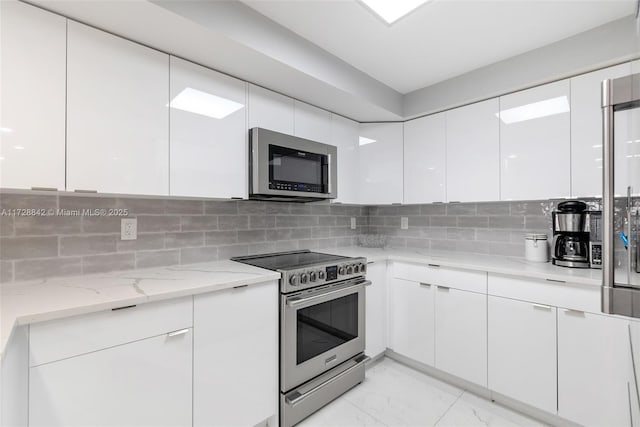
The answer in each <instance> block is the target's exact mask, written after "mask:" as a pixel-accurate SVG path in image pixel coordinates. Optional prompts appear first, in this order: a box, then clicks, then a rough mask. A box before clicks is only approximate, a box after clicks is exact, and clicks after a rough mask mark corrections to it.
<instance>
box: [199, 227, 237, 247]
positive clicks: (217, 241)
mask: <svg viewBox="0 0 640 427" xmlns="http://www.w3.org/2000/svg"><path fill="white" fill-rule="evenodd" d="M204 238H205V245H207V246H218V245H228V244H230V243H237V242H238V232H237V231H236V230H226V231H208V232H206V233H205V235H204Z"/></svg>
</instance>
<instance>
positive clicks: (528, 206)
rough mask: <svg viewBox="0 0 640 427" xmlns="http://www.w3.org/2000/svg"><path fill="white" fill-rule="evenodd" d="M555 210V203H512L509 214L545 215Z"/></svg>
mask: <svg viewBox="0 0 640 427" xmlns="http://www.w3.org/2000/svg"><path fill="white" fill-rule="evenodd" d="M552 210H553V203H552V202H549V201H547V200H545V201H526V202H511V203H510V204H509V213H510V214H511V215H544V214H545V213H548V212H550V211H552Z"/></svg>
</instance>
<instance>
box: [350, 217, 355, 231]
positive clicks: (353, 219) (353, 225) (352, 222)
mask: <svg viewBox="0 0 640 427" xmlns="http://www.w3.org/2000/svg"><path fill="white" fill-rule="evenodd" d="M351 229H352V230H355V229H356V219H355V218H354V217H351Z"/></svg>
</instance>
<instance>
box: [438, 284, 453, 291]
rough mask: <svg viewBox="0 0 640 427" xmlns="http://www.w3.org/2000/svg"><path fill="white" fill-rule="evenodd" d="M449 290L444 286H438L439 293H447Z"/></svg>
mask: <svg viewBox="0 0 640 427" xmlns="http://www.w3.org/2000/svg"><path fill="white" fill-rule="evenodd" d="M449 289H450V288H448V287H446V286H440V285H438V290H439V291H442V292H449Z"/></svg>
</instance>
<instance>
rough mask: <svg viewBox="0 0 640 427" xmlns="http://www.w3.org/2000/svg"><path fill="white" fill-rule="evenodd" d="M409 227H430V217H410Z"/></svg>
mask: <svg viewBox="0 0 640 427" xmlns="http://www.w3.org/2000/svg"><path fill="white" fill-rule="evenodd" d="M408 221H409V227H410V228H411V227H428V226H429V224H430V221H429V217H428V216H410V217H408Z"/></svg>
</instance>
